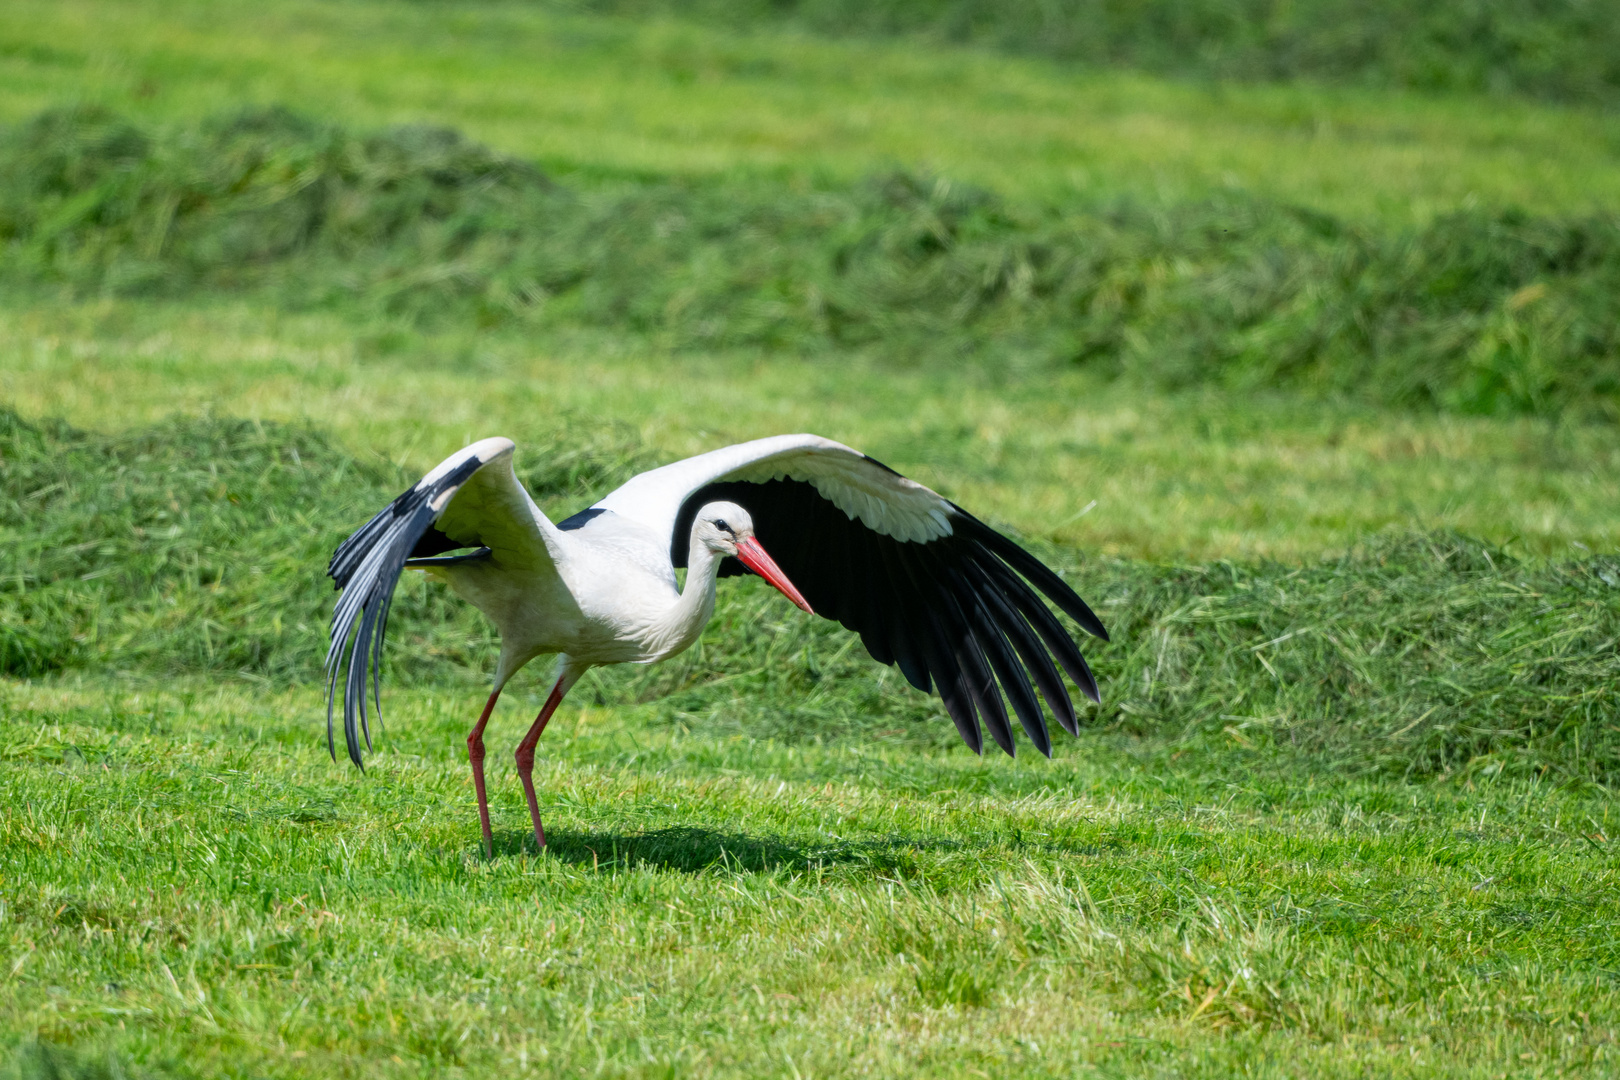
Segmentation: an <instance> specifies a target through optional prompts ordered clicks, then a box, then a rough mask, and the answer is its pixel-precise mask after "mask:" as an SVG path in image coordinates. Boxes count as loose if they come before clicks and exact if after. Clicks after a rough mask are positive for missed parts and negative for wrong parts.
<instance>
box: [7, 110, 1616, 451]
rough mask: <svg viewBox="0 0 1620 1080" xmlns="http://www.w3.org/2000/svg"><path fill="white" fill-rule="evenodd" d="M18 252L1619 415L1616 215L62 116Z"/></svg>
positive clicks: (89, 277) (16, 213) (57, 283)
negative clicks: (153, 127)
mask: <svg viewBox="0 0 1620 1080" xmlns="http://www.w3.org/2000/svg"><path fill="white" fill-rule="evenodd" d="M0 244H3V245H4V252H5V262H6V267H7V269H6V270H5V271H4V274H3V276H4V278H5V279H8V280H9V281H10V282H11V283H12V285H13V286H14V287H33V288H42V287H43V288H52V287H56V288H66V289H68V290H69V291H70V292H72V293H74V294H76V295H87V294H88V295H94V294H113V295H124V296H143V295H171V296H185V295H193V294H196V293H198V292H199V291H208V290H220V289H229V290H251V291H254V292H255V294H256V295H262V296H263V297H264V298H265V299H267V300H269V301H270V302H272V303H274V304H277V305H280V306H284V307H293V308H300V307H302V308H308V307H312V306H313V307H329V308H333V309H336V310H341V311H345V312H351V313H355V314H358V315H361V316H365V317H370V318H382V319H385V320H389V321H392V322H395V323H398V324H400V325H405V326H408V325H411V324H413V323H414V324H422V323H431V322H435V321H439V322H442V321H444V320H458V321H461V322H463V323H466V322H471V324H472V325H490V324H493V323H499V322H514V321H515V322H517V323H519V324H520V325H531V326H533V327H536V328H547V327H551V328H558V327H569V326H586V327H592V328H611V329H613V330H614V331H615V332H618V333H623V332H626V331H629V332H632V333H635V334H638V335H642V336H643V337H650V338H651V339H652V340H654V341H656V342H659V343H661V344H663V345H665V346H668V347H671V348H674V349H675V350H677V351H679V350H707V349H715V348H723V347H737V346H745V347H752V348H760V349H763V350H766V351H773V352H787V353H793V354H806V353H808V354H826V355H829V356H837V355H839V354H844V353H849V352H851V351H856V352H861V353H865V354H869V355H874V356H878V357H881V358H883V359H885V360H888V361H891V362H896V363H907V364H932V365H954V364H959V363H963V362H970V363H978V364H983V365H986V366H989V367H991V368H993V369H996V370H1012V371H1023V372H1031V371H1033V372H1037V373H1038V372H1039V371H1041V370H1050V366H1051V365H1079V366H1082V367H1086V368H1089V369H1093V370H1096V371H1099V372H1102V373H1105V374H1107V375H1109V376H1112V377H1118V378H1128V379H1133V380H1138V381H1140V382H1142V383H1144V384H1146V385H1150V386H1158V387H1174V386H1186V385H1198V384H1217V385H1224V386H1229V387H1237V388H1248V387H1256V386H1265V387H1290V388H1296V389H1299V390H1302V391H1305V392H1308V393H1312V394H1317V395H1349V396H1353V397H1359V398H1362V399H1364V400H1369V401H1373V402H1379V403H1385V404H1391V405H1397V406H1401V407H1419V408H1438V409H1444V410H1455V411H1460V412H1471V413H1536V414H1549V415H1562V414H1568V415H1572V416H1576V417H1591V416H1600V417H1606V418H1610V419H1612V418H1613V417H1614V416H1615V415H1617V409H1620V405H1617V402H1620V337H1617V334H1620V329H1617V328H1620V225H1617V223H1616V221H1615V220H1614V219H1612V218H1611V217H1608V216H1602V215H1595V216H1590V217H1584V218H1568V219H1550V218H1539V217H1531V216H1526V215H1522V214H1516V213H1513V212H1508V211H1482V210H1462V211H1458V212H1456V213H1453V214H1449V215H1445V216H1442V217H1440V218H1438V219H1436V220H1435V221H1434V222H1432V223H1431V224H1429V225H1427V226H1425V227H1423V228H1420V229H1411V230H1404V231H1403V230H1393V231H1366V230H1363V229H1359V228H1355V227H1352V226H1350V225H1349V224H1347V223H1345V222H1342V221H1339V220H1337V219H1334V218H1331V217H1328V216H1325V215H1322V214H1318V213H1314V212H1311V211H1307V210H1303V209H1300V208H1296V207H1288V206H1280V205H1275V204H1269V203H1265V202H1260V201H1256V200H1251V199H1242V198H1230V199H1224V200H1215V201H1210V202H1203V203H1196V204H1187V205H1180V206H1174V207H1155V206H1151V205H1148V204H1145V203H1118V204H1109V205H1073V206H1064V207H1055V208H1050V209H1046V210H1039V209H1029V208H1016V207H1013V206H1011V205H1009V204H1007V203H1005V202H1003V201H1001V200H1000V199H998V198H996V197H995V196H993V195H991V194H989V193H986V192H983V191H979V190H975V189H971V188H965V187H963V186H960V185H953V184H951V183H949V182H947V181H946V180H944V179H928V178H921V177H918V176H915V175H911V174H907V173H896V174H893V175H890V176H887V177H881V178H875V179H873V180H871V181H869V182H867V183H865V184H862V185H857V186H855V187H852V188H836V189H834V188H828V189H824V190H798V189H795V188H791V187H786V186H781V185H777V184H774V183H770V182H765V181H757V180H755V181H747V180H740V179H730V180H715V181H711V182H705V183H686V182H670V181H663V180H657V179H643V180H637V181H605V180H601V181H594V182H593V181H587V180H584V179H579V180H577V181H576V182H575V183H574V185H573V186H566V187H565V186H561V185H559V184H557V183H554V182H552V181H551V180H549V179H547V178H546V177H545V176H543V175H542V174H540V173H539V172H538V171H536V170H535V169H533V168H532V167H529V166H527V165H524V164H523V163H521V162H516V161H513V160H511V159H508V158H505V157H502V156H500V155H498V154H495V153H493V152H491V151H489V150H487V149H485V148H483V147H480V146H478V145H476V144H472V143H469V142H467V141H466V140H464V139H462V138H461V137H459V136H458V135H456V134H455V133H454V132H449V131H443V130H436V129H421V128H402V129H396V130H393V131H388V132H381V133H377V134H372V135H363V136H362V135H354V134H351V133H348V132H345V131H343V130H341V129H338V128H334V127H330V126H326V125H322V124H317V123H314V122H312V121H309V120H306V119H303V118H300V117H297V116H295V115H292V114H290V113H286V112H283V111H278V110H270V111H264V112H254V113H246V114H240V115H236V116H233V117H229V118H225V119H221V120H219V121H217V122H213V123H210V124H207V125H204V126H202V127H200V128H196V129H192V130H181V131H176V132H169V133H151V132H146V131H143V130H140V129H137V128H135V127H133V126H131V125H130V124H128V123H126V122H125V121H123V120H120V119H119V118H117V117H115V116H112V115H109V114H106V113H102V112H98V111H94V110H88V111H86V110H65V111H57V112H51V113H47V114H44V115H42V116H40V117H38V118H36V119H35V120H33V121H32V122H30V123H28V124H24V125H22V126H20V127H18V128H15V129H13V130H11V131H9V132H7V133H6V134H5V135H4V137H3V138H0Z"/></svg>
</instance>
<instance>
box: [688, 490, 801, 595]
mask: <svg viewBox="0 0 1620 1080" xmlns="http://www.w3.org/2000/svg"><path fill="white" fill-rule="evenodd" d="M692 544H693V545H694V546H696V545H698V544H702V545H703V546H704V547H706V548H708V549H709V550H710V551H712V552H714V553H715V554H716V555H717V556H726V555H731V556H734V557H735V558H736V559H737V561H738V562H740V563H742V564H743V565H744V566H746V567H748V569H750V570H752V571H753V572H754V573H756V574H758V575H759V576H760V577H762V578H764V579H765V580H766V581H768V582H770V583H771V584H772V585H774V586H776V588H777V589H778V590H779V591H780V592H781V593H782V595H783V596H785V597H787V598H788V599H789V600H791V601H793V602H794V603H795V604H797V605H799V606H800V607H801V608H803V609H804V610H806V611H810V603H809V601H807V600H805V598H804V596H803V595H802V594H800V592H799V590H798V589H797V588H795V587H794V585H793V582H791V581H789V580H788V577H787V575H786V574H784V573H782V568H781V567H780V566H777V565H776V560H774V559H772V558H771V557H770V556H769V555H767V554H766V553H765V549H764V548H763V547H761V546H760V544H759V541H758V540H756V539H755V538H754V519H753V516H752V515H750V514H749V513H748V511H747V510H744V509H743V508H742V507H740V506H738V505H737V504H736V503H734V502H712V503H705V504H704V506H703V509H701V510H699V511H698V512H697V517H696V518H695V519H693V521H692ZM812 614H813V612H812Z"/></svg>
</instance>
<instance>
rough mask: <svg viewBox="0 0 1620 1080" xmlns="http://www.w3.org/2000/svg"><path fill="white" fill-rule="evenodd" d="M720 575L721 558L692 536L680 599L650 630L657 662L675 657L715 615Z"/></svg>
mask: <svg viewBox="0 0 1620 1080" xmlns="http://www.w3.org/2000/svg"><path fill="white" fill-rule="evenodd" d="M719 576H720V556H718V555H716V554H715V553H714V552H713V551H710V550H709V546H708V545H707V544H703V543H699V542H698V540H697V538H696V537H693V538H692V543H691V546H690V548H689V549H688V551H687V556H686V587H685V588H683V589H682V590H681V595H680V599H678V600H676V601H675V603H674V604H673V605H671V606H670V609H669V611H668V612H667V613H666V614H665V615H664V617H663V618H662V619H660V620H659V621H658V623H657V624H656V625H655V626H653V627H652V628H651V629H652V632H653V633H652V640H651V641H650V642H649V644H650V646H651V647H652V650H653V651H654V652H655V653H656V658H657V659H663V658H664V657H666V656H673V655H675V654H676V653H678V652H680V651H682V650H683V649H685V648H687V647H688V646H689V645H691V644H692V643H693V642H694V641H696V640H697V639H698V636H699V635H701V634H702V633H703V628H704V627H705V626H707V625H708V624H709V619H710V617H711V616H713V615H714V583H715V580H716V579H717V578H718V577H719Z"/></svg>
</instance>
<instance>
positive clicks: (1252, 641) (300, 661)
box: [0, 413, 1620, 784]
mask: <svg viewBox="0 0 1620 1080" xmlns="http://www.w3.org/2000/svg"><path fill="white" fill-rule="evenodd" d="M0 418H3V421H0V422H3V425H4V426H3V428H0V493H3V496H4V502H3V504H0V540H3V541H4V543H0V635H3V636H0V642H3V644H4V650H5V651H4V653H3V654H0V655H3V657H4V660H5V664H6V668H5V670H6V672H7V673H9V674H12V675H18V676H37V675H41V674H45V673H48V672H51V671H57V670H63V669H75V668H81V669H90V670H96V671H102V672H106V671H127V672H131V673H135V674H140V673H145V674H146V675H156V674H160V673H170V672H197V673H202V672H219V673H239V674H242V675H245V676H246V677H249V678H253V679H258V680H268V681H270V682H271V683H273V684H276V685H291V684H297V683H304V682H312V681H314V680H316V679H318V677H319V676H318V672H319V664H320V660H321V657H322V656H323V655H324V651H325V643H324V635H325V632H326V620H327V617H328V612H329V609H330V604H331V601H332V593H331V591H330V583H329V582H328V581H326V579H325V578H324V576H323V570H324V567H325V565H326V560H327V557H328V556H329V554H330V552H331V549H332V548H333V546H335V544H336V543H337V541H338V540H339V539H341V538H342V536H344V535H346V534H347V532H348V531H349V530H350V529H351V528H352V527H354V526H355V525H356V524H358V523H359V522H361V521H363V520H365V518H366V517H367V516H369V514H370V513H372V512H373V511H374V510H375V508H377V507H380V506H382V505H383V504H384V503H385V502H386V501H387V500H388V499H390V498H391V497H392V496H393V495H394V494H396V493H397V492H398V491H399V490H402V489H403V488H404V487H406V486H408V484H409V483H410V482H411V481H412V480H413V479H414V478H412V477H408V476H406V475H405V474H404V473H403V472H402V471H401V470H399V469H398V468H397V467H394V466H391V465H387V464H385V463H380V462H374V461H373V462H368V461H365V460H362V459H357V458H355V457H354V456H353V455H351V454H350V453H348V452H347V451H345V450H342V449H341V448H338V447H336V446H334V445H333V444H332V443H331V442H330V441H328V440H327V439H326V438H324V437H323V436H322V435H321V434H320V433H319V432H318V431H314V430H311V429H308V428H292V427H283V426H275V425H260V424H254V423H251V422H246V421H236V420H218V419H177V420H174V421H171V422H169V423H165V424H160V425H157V426H155V427H151V428H147V429H141V430H136V431H132V432H127V433H124V434H120V435H112V436H105V435H95V434H90V433H86V432H81V431H77V430H74V429H72V428H69V427H67V426H65V425H62V424H33V423H30V422H27V421H25V420H23V419H21V418H19V417H18V416H16V415H15V414H14V413H5V414H0ZM525 447H526V449H525V450H524V451H523V454H522V456H521V458H520V461H519V471H520V474H521V475H522V476H523V477H524V478H525V480H526V481H527V482H528V484H529V486H530V488H531V490H533V491H534V493H535V495H536V497H537V498H538V499H539V500H540V501H541V503H542V505H543V506H544V507H545V508H546V509H548V510H549V511H550V512H551V513H552V514H553V515H554V517H556V518H559V519H560V518H561V517H562V516H564V515H565V514H567V513H570V512H572V511H574V510H577V509H579V508H580V507H581V506H583V505H586V504H588V503H589V502H590V501H592V500H593V499H594V498H595V497H598V496H600V495H601V494H604V493H605V492H606V491H607V490H609V489H610V488H611V487H612V486H613V485H614V484H615V483H617V482H618V481H619V480H621V479H622V478H624V477H626V476H628V475H630V474H631V473H632V472H634V471H636V470H637V469H639V468H641V467H644V466H645V465H646V464H648V463H649V458H648V455H647V454H646V453H645V452H644V451H643V450H642V449H641V448H640V447H639V444H638V443H637V442H636V441H635V439H634V438H633V437H631V436H629V435H624V434H616V433H614V432H612V431H611V430H609V431H608V432H607V433H606V434H605V435H604V436H602V438H601V439H600V441H598V442H595V443H585V444H575V443H570V442H565V441H560V440H556V439H553V440H551V441H550V442H548V441H546V440H545V439H544V438H540V439H536V440H534V441H533V443H530V442H529V441H528V440H525ZM1036 546H1037V548H1038V549H1039V550H1041V551H1042V552H1043V554H1044V555H1045V556H1046V557H1048V558H1050V559H1051V560H1052V561H1053V562H1054V563H1055V564H1056V565H1058V566H1060V567H1062V568H1064V570H1065V571H1066V572H1067V573H1069V575H1070V576H1071V579H1072V580H1073V581H1074V582H1075V583H1076V585H1077V586H1078V587H1079V589H1080V591H1081V592H1082V594H1084V595H1085V596H1087V597H1089V598H1090V599H1091V600H1092V601H1093V602H1094V604H1095V605H1096V606H1097V610H1098V611H1099V612H1101V613H1102V615H1103V617H1104V620H1105V621H1106V622H1107V623H1108V625H1109V627H1110V629H1111V630H1112V632H1113V635H1114V640H1113V642H1112V643H1111V644H1109V645H1106V646H1096V645H1095V644H1093V645H1091V646H1088V652H1089V653H1090V655H1091V656H1092V659H1093V664H1094V666H1095V668H1096V670H1097V672H1098V674H1099V676H1100V678H1101V681H1102V686H1103V693H1104V705H1103V706H1102V707H1101V708H1098V709H1094V710H1092V711H1091V712H1090V713H1088V718H1089V721H1088V722H1090V723H1091V724H1093V725H1094V726H1106V727H1115V728H1119V729H1121V730H1126V731H1131V732H1136V733H1139V734H1152V735H1155V736H1163V737H1175V738H1180V739H1183V740H1185V741H1186V742H1187V743H1188V744H1189V745H1192V744H1196V743H1199V742H1207V741H1210V740H1214V741H1216V742H1227V741H1230V742H1232V743H1234V744H1235V745H1237V746H1238V747H1240V748H1243V750H1244V751H1245V752H1249V753H1252V754H1253V755H1254V756H1255V758H1256V761H1257V762H1264V761H1266V760H1281V759H1285V758H1287V757H1289V756H1290V755H1296V754H1300V753H1303V754H1307V755H1309V756H1310V757H1311V758H1312V759H1313V760H1316V761H1318V762H1319V763H1320V764H1321V765H1323V766H1326V767H1332V768H1334V769H1336V770H1339V771H1347V772H1360V771H1365V770H1375V771H1383V772H1392V773H1397V774H1403V775H1424V776H1428V775H1434V774H1439V773H1452V772H1457V771H1459V770H1466V771H1468V772H1469V773H1470V774H1473V773H1480V774H1485V775H1494V774H1495V773H1497V772H1501V771H1503V770H1507V771H1509V772H1513V773H1529V772H1533V771H1545V770H1553V771H1554V772H1555V773H1556V774H1557V775H1559V776H1561V777H1564V778H1566V779H1583V780H1594V781H1598V782H1600V783H1606V784H1607V783H1613V782H1614V781H1615V780H1616V779H1617V778H1620V721H1617V703H1616V697H1615V686H1616V685H1617V677H1620V652H1617V649H1616V641H1617V639H1620V561H1617V560H1616V559H1614V558H1611V557H1593V558H1587V559H1580V560H1565V561H1553V562H1521V561H1519V560H1517V559H1515V558H1514V557H1513V555H1512V554H1511V553H1509V552H1508V551H1506V550H1503V549H1501V548H1498V547H1492V546H1489V545H1484V544H1481V543H1478V542H1475V541H1471V540H1468V539H1466V538H1462V537H1456V536H1450V535H1443V534H1437V535H1429V536H1410V535H1405V534H1393V535H1390V536H1386V537H1380V538H1375V539H1373V540H1371V541H1369V542H1368V543H1367V544H1365V545H1363V546H1362V547H1360V548H1358V549H1356V550H1354V551H1352V552H1350V553H1348V554H1346V555H1344V556H1342V557H1340V558H1337V559H1332V560H1327V561H1321V562H1314V563H1307V564H1304V565H1287V564H1280V563H1259V564H1249V565H1243V564H1230V563H1217V564H1213V565H1206V566H1163V565H1155V564H1151V563H1145V562H1132V561H1126V560H1116V559H1086V558H1085V557H1084V554H1083V553H1081V552H1076V551H1073V550H1067V549H1062V548H1052V547H1049V546H1046V545H1042V544H1040V543H1038V542H1037V543H1036ZM755 584H757V583H754V582H752V581H751V580H749V581H737V582H727V583H725V588H724V595H723V598H722V603H721V605H720V608H719V610H718V613H717V615H716V618H715V620H714V623H713V624H712V625H711V627H710V629H709V631H708V633H707V634H706V635H705V638H704V641H703V643H702V644H701V645H700V646H699V647H697V648H695V649H693V650H692V651H691V652H689V653H687V654H685V655H683V656H682V657H679V658H677V659H675V660H672V661H669V662H667V663H665V664H662V665H659V666H658V667H657V668H654V669H651V670H645V671H644V670H640V669H636V670H605V671H602V672H597V673H593V674H592V676H591V677H590V678H589V679H588V680H587V681H586V683H585V684H584V685H582V686H581V687H580V688H579V689H578V690H576V691H575V694H574V699H576V700H577V701H578V702H579V703H581V704H586V705H591V704H595V705H623V704H627V703H630V702H636V701H651V702H656V703H657V704H656V706H655V707H654V712H655V714H656V715H658V716H660V717H661V718H663V720H664V721H665V722H667V723H668V724H670V725H674V726H677V727H684V728H687V729H700V730H704V731H706V732H708V733H710V734H715V735H726V734H746V735H748V736H750V737H772V738H776V739H780V740H784V741H788V742H795V741H807V740H809V741H814V740H838V739H843V738H861V739H880V740H881V739H900V740H902V741H913V740H921V741H923V742H925V743H930V744H935V745H941V746H949V745H954V738H955V737H954V734H953V733H952V729H951V727H950V725H949V724H948V723H947V722H945V720H944V718H943V716H942V714H941V712H940V709H939V707H938V705H937V703H936V702H934V701H933V699H931V698H925V697H923V696H922V695H920V694H917V693H915V692H914V691H911V690H909V689H906V688H905V687H904V684H903V682H902V680H900V679H899V678H897V677H896V676H895V674H894V673H893V672H892V671H891V670H889V669H882V668H878V667H876V666H875V665H873V664H871V663H870V661H868V660H867V659H866V658H865V656H864V650H863V649H862V647H861V646H860V643H859V641H858V639H856V638H854V637H853V636H852V635H849V634H847V633H845V632H844V631H842V630H840V629H839V628H837V627H836V626H834V625H832V624H830V623H827V622H825V621H822V620H818V619H810V618H801V617H800V616H799V615H798V613H796V612H794V611H793V610H792V609H790V608H787V607H785V606H784V605H782V604H780V603H778V602H777V601H776V600H775V598H774V594H771V593H770V592H769V591H768V590H766V589H763V588H753V587H751V586H752V585H755ZM392 642H393V645H392V652H391V657H390V659H391V663H390V667H391V674H390V679H391V680H393V681H395V682H397V683H399V684H405V685H408V684H410V683H412V682H416V683H424V682H426V683H435V682H445V681H447V682H448V684H450V685H455V686H457V687H460V688H462V690H461V692H464V693H469V694H470V693H472V691H471V690H470V689H469V687H470V685H471V684H472V682H473V681H474V680H475V679H476V678H477V677H478V675H479V673H481V672H482V671H483V669H484V667H485V665H487V663H488V662H489V660H490V658H491V657H492V656H493V651H494V650H493V641H492V637H491V633H490V631H489V629H488V627H487V626H486V625H485V624H484V623H483V621H482V619H481V618H480V617H479V616H477V615H476V613H474V612H472V611H471V609H469V608H467V607H465V606H463V605H461V604H460V603H459V602H457V601H455V600H454V599H453V598H451V597H450V596H449V595H448V593H446V592H445V591H443V590H441V589H438V588H436V587H431V586H428V585H427V584H426V583H425V582H423V581H421V580H419V579H417V578H416V577H415V575H407V579H406V583H405V585H404V587H403V588H402V590H401V601H400V603H399V604H398V605H397V606H396V608H395V610H394V623H393V635H392ZM761 701H770V702H772V703H773V705H772V707H771V708H770V709H766V710H761V709H760V708H759V704H758V703H759V702H761Z"/></svg>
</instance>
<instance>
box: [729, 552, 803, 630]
mask: <svg viewBox="0 0 1620 1080" xmlns="http://www.w3.org/2000/svg"><path fill="white" fill-rule="evenodd" d="M737 558H738V560H739V561H740V562H741V563H742V564H743V565H744V566H746V567H748V569H750V570H752V571H753V572H754V573H756V574H758V575H759V576H760V577H762V578H764V579H765V580H766V581H768V582H770V583H771V584H772V585H775V586H776V588H777V590H778V591H779V592H781V594H782V595H783V596H785V597H787V598H788V599H789V600H791V601H793V602H794V603H795V604H798V605H799V606H800V607H801V608H803V609H804V610H806V611H809V612H810V614H812V615H814V614H815V612H814V611H811V610H810V602H809V601H808V600H806V599H805V598H804V597H803V595H801V594H800V592H799V590H798V589H795V588H794V587H793V582H791V581H789V580H788V579H787V575H786V574H784V573H782V568H781V567H780V566H777V565H776V560H775V559H773V558H771V557H770V556H769V555H767V554H765V549H764V548H762V547H760V546H759V541H758V540H755V539H754V538H753V537H752V536H750V537H748V538H747V539H744V540H739V541H737Z"/></svg>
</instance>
